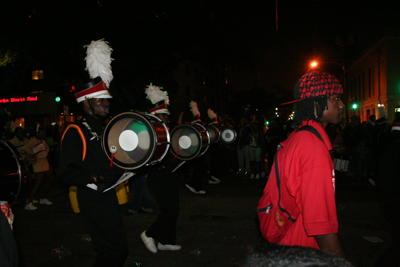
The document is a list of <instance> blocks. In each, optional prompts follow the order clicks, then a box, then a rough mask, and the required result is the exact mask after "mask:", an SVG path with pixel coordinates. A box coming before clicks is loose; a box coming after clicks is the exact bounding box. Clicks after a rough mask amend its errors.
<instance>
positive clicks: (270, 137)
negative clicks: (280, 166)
mask: <svg viewBox="0 0 400 267" xmlns="http://www.w3.org/2000/svg"><path fill="white" fill-rule="evenodd" d="M286 137H287V136H286V132H285V130H284V129H283V126H282V123H281V119H280V118H278V117H275V118H273V119H272V120H271V123H270V125H269V128H268V130H267V131H266V132H265V134H264V144H265V150H266V151H267V162H268V171H267V175H269V173H270V172H271V167H272V163H273V162H274V157H275V154H276V151H277V147H278V144H279V143H280V142H282V141H283V140H285V139H286Z"/></svg>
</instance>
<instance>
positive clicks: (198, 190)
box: [185, 101, 207, 195]
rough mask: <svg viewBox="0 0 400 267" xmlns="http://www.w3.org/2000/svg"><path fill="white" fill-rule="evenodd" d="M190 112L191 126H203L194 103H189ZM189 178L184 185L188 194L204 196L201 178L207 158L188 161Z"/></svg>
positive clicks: (205, 174) (205, 168) (204, 171)
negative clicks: (191, 115) (188, 191)
mask: <svg viewBox="0 0 400 267" xmlns="http://www.w3.org/2000/svg"><path fill="white" fill-rule="evenodd" d="M189 106H190V110H191V112H192V114H193V118H192V120H191V121H190V124H191V125H196V124H200V125H203V122H202V121H201V118H200V111H199V109H198V107H197V102H196V101H191V102H190V104H189ZM189 173H190V176H191V177H192V178H191V179H190V181H189V182H188V183H187V184H186V185H185V186H186V188H187V189H189V190H190V192H192V193H195V194H201V195H203V194H205V193H206V191H205V190H203V177H205V176H207V158H206V157H202V156H200V157H198V158H195V159H194V160H192V161H190V172H189Z"/></svg>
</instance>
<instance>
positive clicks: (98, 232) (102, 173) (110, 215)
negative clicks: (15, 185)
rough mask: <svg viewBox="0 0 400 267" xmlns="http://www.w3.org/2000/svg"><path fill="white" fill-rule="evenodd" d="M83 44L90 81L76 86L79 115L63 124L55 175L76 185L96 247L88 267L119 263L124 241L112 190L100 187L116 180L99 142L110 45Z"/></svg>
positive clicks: (125, 249)
mask: <svg viewBox="0 0 400 267" xmlns="http://www.w3.org/2000/svg"><path fill="white" fill-rule="evenodd" d="M87 47H88V48H87V57H86V63H87V67H88V70H89V74H90V77H91V79H92V80H91V81H90V82H89V83H87V84H85V85H82V86H80V88H77V89H76V92H75V98H76V101H77V102H78V103H80V105H81V107H82V109H83V118H82V119H80V120H78V121H77V122H76V123H73V124H70V125H68V126H67V127H66V129H65V131H64V133H63V135H62V138H61V147H60V163H59V176H58V178H59V179H60V180H61V181H63V182H65V183H67V184H70V185H75V186H77V200H78V204H79V209H80V213H81V216H82V219H83V222H84V224H85V226H86V228H87V230H88V231H89V233H90V235H91V239H92V244H93V246H94V249H95V250H96V252H97V259H96V262H95V265H94V266H123V265H124V262H125V260H126V258H127V256H128V242H127V237H126V233H125V230H124V225H123V222H122V219H121V215H120V211H119V204H118V199H117V195H116V193H115V190H108V191H107V192H104V190H106V189H107V188H109V187H110V186H112V185H113V184H114V183H115V182H116V180H117V177H116V171H117V170H116V167H115V166H110V161H109V160H108V158H107V156H106V154H105V153H104V151H103V150H102V145H101V135H102V133H103V121H102V119H104V118H105V117H107V115H108V114H109V106H110V103H109V102H108V99H110V98H112V96H111V95H110V93H109V91H108V87H109V83H110V82H111V80H112V73H111V66H109V64H108V65H107V64H106V66H104V62H108V63H111V51H112V50H111V48H110V47H109V46H108V44H107V42H105V41H103V40H98V41H92V42H91V44H90V45H89V46H87ZM99 57H100V58H101V57H102V60H99V62H96V58H99ZM100 69H102V71H100ZM104 70H106V71H104Z"/></svg>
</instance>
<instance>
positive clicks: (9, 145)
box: [0, 140, 28, 204]
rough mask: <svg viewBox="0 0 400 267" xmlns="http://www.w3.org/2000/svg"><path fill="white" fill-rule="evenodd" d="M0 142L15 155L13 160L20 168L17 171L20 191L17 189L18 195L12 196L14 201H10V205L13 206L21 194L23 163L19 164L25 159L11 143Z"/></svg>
mask: <svg viewBox="0 0 400 267" xmlns="http://www.w3.org/2000/svg"><path fill="white" fill-rule="evenodd" d="M0 142H1V143H2V144H4V145H5V146H6V147H7V148H8V149H9V150H10V151H11V153H12V155H13V158H14V159H15V161H16V163H17V166H18V170H17V172H18V178H19V180H18V189H17V193H16V194H14V195H10V196H13V201H9V203H10V204H12V203H14V202H15V201H16V200H17V198H18V196H19V195H20V193H21V188H22V183H23V178H22V169H21V163H20V162H19V160H21V161H23V159H22V156H21V154H20V153H19V152H18V150H17V149H16V148H15V147H14V146H13V145H12V144H11V143H10V142H9V141H4V140H0ZM22 163H23V162H22ZM26 171H28V170H26ZM10 196H9V197H10ZM0 200H6V199H0ZM7 201H8V199H7Z"/></svg>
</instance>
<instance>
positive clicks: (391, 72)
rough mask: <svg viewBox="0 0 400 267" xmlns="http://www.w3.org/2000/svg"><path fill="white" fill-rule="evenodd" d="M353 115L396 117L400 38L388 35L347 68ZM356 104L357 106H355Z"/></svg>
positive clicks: (399, 102)
mask: <svg viewBox="0 0 400 267" xmlns="http://www.w3.org/2000/svg"><path fill="white" fill-rule="evenodd" d="M346 83H347V100H348V105H349V107H347V108H348V109H349V110H350V111H349V113H348V115H349V116H353V115H360V117H361V121H368V120H369V116H370V115H376V118H377V119H379V118H381V117H386V118H387V119H388V122H389V123H391V122H392V121H393V120H394V113H395V111H396V109H399V108H400V37H399V36H395V37H385V38H383V39H382V40H380V41H379V42H378V43H377V44H376V45H374V46H373V47H372V48H371V49H370V50H369V51H368V52H366V53H365V54H364V55H363V56H362V57H361V58H360V59H359V60H358V61H356V62H355V63H354V64H353V65H352V66H350V67H349V68H348V70H347V82H346ZM353 103H356V104H357V105H358V106H357V108H355V109H353V108H352V107H351V105H352V104H353Z"/></svg>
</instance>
